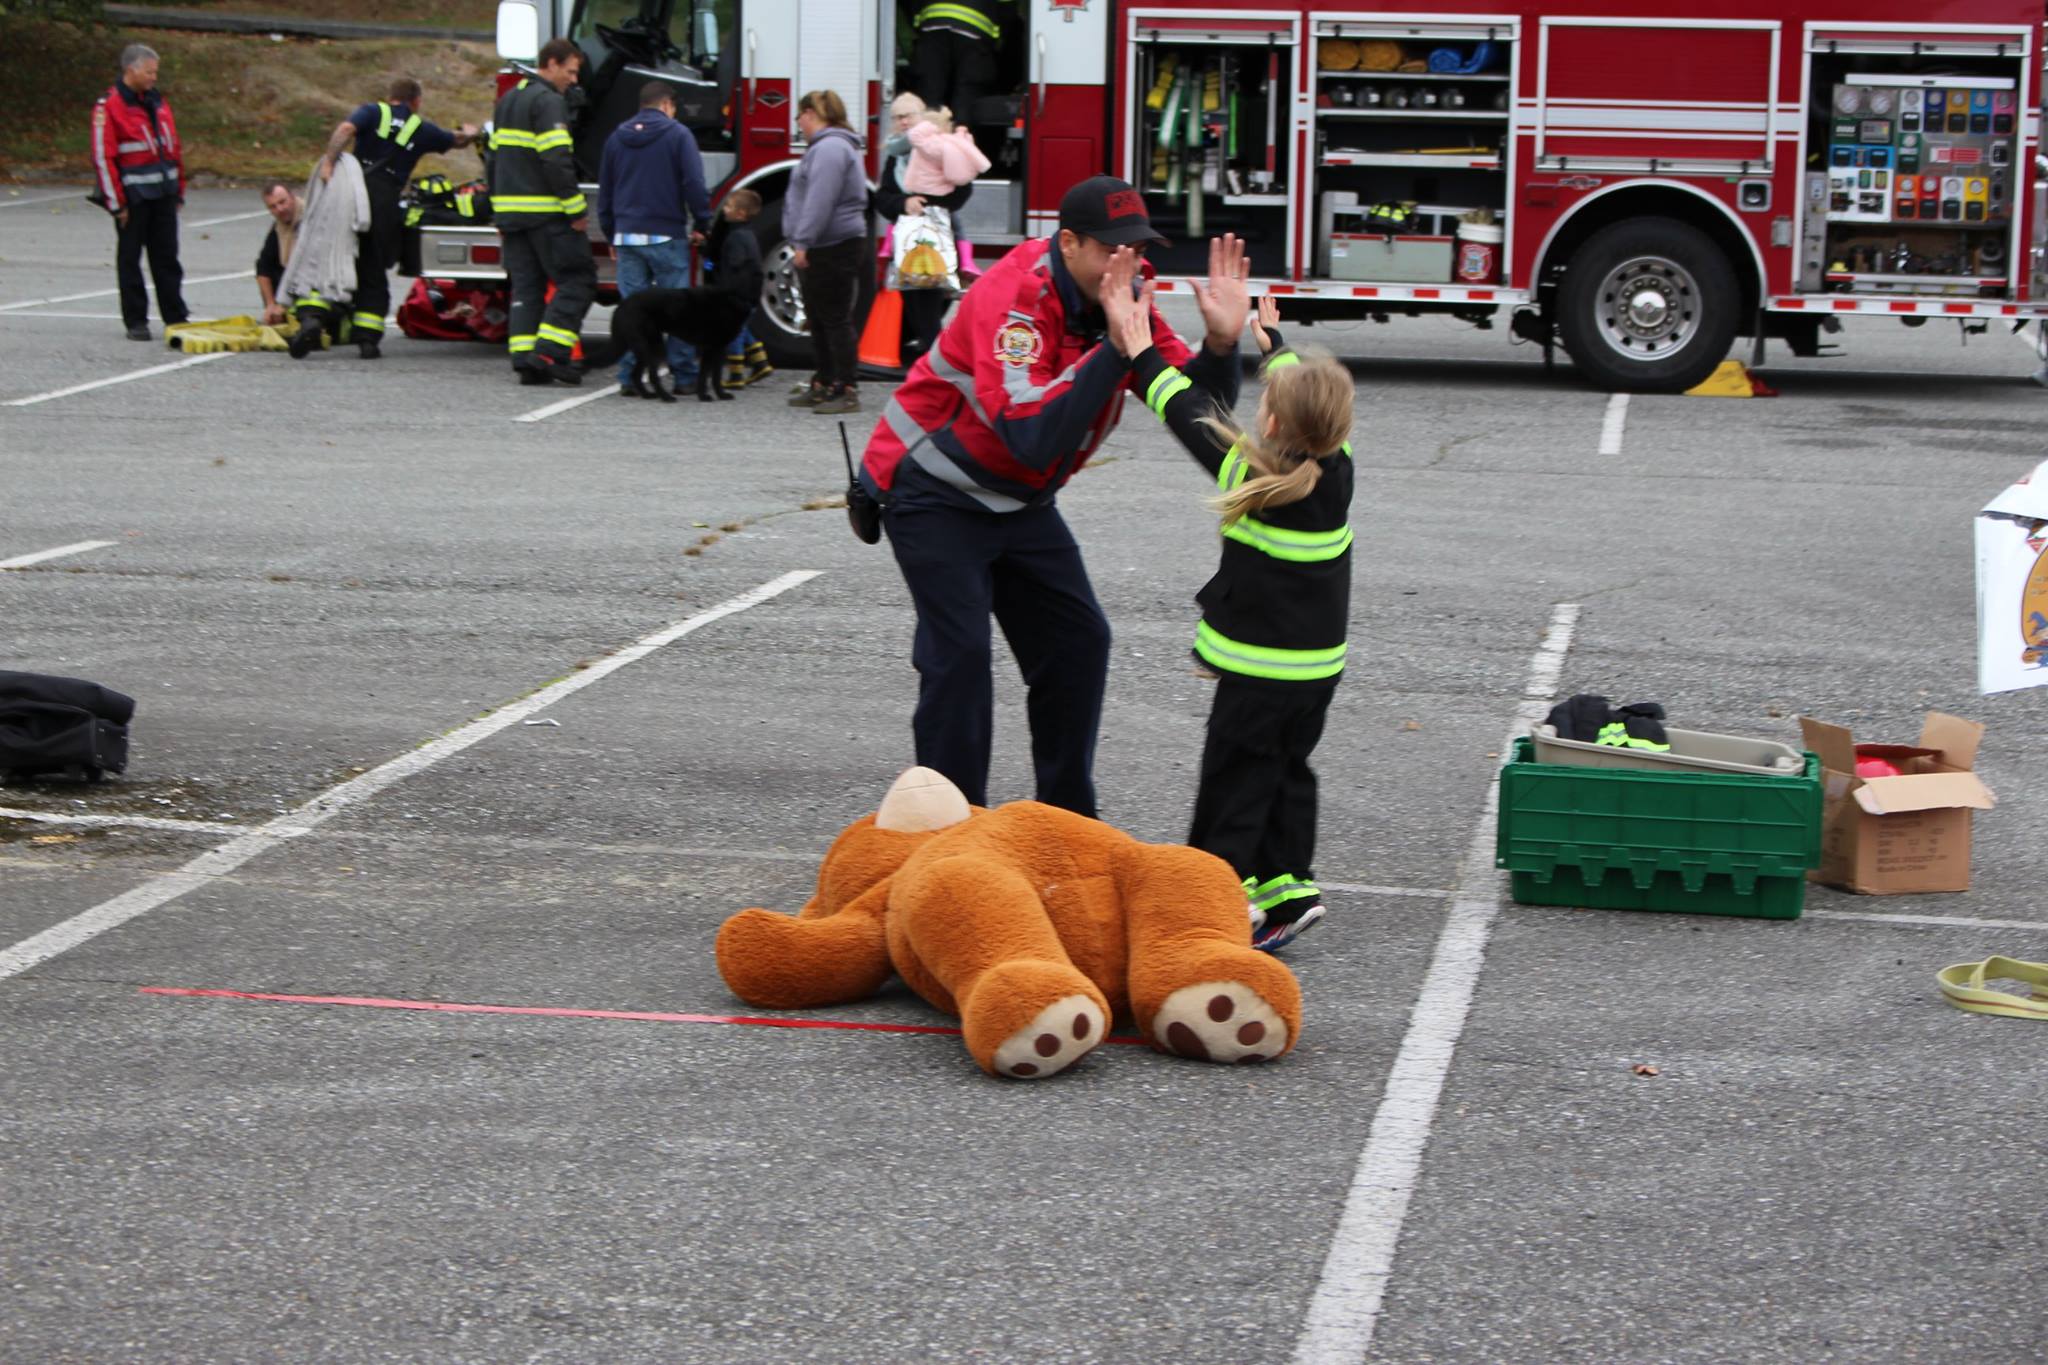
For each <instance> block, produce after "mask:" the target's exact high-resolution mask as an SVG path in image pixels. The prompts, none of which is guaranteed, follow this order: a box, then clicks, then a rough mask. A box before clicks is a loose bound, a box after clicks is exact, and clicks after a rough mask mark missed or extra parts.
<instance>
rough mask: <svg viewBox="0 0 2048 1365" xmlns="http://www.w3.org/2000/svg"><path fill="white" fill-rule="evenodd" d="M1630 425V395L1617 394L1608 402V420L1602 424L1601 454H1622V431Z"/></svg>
mask: <svg viewBox="0 0 2048 1365" xmlns="http://www.w3.org/2000/svg"><path fill="white" fill-rule="evenodd" d="M1627 425H1628V395H1627V394H1625V393H1617V394H1615V395H1613V396H1612V397H1610V398H1609V399H1608V400H1607V420H1605V421H1604V422H1602V423H1601V424H1600V453H1601V454H1602V455H1619V454H1621V430H1622V428H1623V427H1625V426H1627Z"/></svg>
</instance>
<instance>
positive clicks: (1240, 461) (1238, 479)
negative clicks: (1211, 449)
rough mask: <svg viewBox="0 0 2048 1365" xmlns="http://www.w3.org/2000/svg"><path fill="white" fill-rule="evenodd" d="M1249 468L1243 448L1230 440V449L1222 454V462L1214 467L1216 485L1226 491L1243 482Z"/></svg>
mask: <svg viewBox="0 0 2048 1365" xmlns="http://www.w3.org/2000/svg"><path fill="white" fill-rule="evenodd" d="M1250 469H1251V466H1250V465H1248V464H1246V463H1245V458H1244V452H1243V450H1242V449H1240V448H1239V446H1238V445H1237V443H1236V442H1232V443H1231V446H1230V450H1229V451H1228V452H1227V453H1226V454H1225V455H1224V456H1223V463H1222V464H1220V465H1218V466H1217V467H1216V487H1217V488H1219V489H1220V490H1222V491H1223V492H1225V493H1228V492H1229V491H1230V490H1231V489H1233V488H1235V487H1237V486H1238V485H1239V484H1241V483H1243V482H1244V476H1245V474H1246V473H1248V472H1249V471H1250Z"/></svg>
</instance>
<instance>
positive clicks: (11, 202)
mask: <svg viewBox="0 0 2048 1365" xmlns="http://www.w3.org/2000/svg"><path fill="white" fill-rule="evenodd" d="M59 199H76V200H77V201H78V202H79V203H81V204H83V203H84V202H85V195H84V194H82V193H80V192H79V191H77V190H71V191H68V192H67V193H64V194H39V195H37V196H36V197H35V198H33V199H0V209H18V208H25V207H27V206H28V205H30V204H54V203H56V202H57V201H58V200H59Z"/></svg>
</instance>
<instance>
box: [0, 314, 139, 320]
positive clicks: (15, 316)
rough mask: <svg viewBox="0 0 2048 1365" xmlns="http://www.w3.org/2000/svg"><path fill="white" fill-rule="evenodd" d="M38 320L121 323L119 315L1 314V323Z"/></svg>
mask: <svg viewBox="0 0 2048 1365" xmlns="http://www.w3.org/2000/svg"><path fill="white" fill-rule="evenodd" d="M38 318H72V319H77V318H91V319H92V320H93V321H94V322H119V321H120V320H121V315H120V314H119V313H0V322H30V321H34V320H35V319H38Z"/></svg>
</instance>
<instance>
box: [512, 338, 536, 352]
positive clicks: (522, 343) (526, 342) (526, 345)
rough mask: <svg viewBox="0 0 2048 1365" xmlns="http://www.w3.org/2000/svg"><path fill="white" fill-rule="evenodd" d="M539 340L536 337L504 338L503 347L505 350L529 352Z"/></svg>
mask: <svg viewBox="0 0 2048 1365" xmlns="http://www.w3.org/2000/svg"><path fill="white" fill-rule="evenodd" d="M539 340H540V338H539V337H536V336H516V337H508V338H506V341H505V345H506V349H507V350H513V351H530V350H532V349H533V347H534V343H535V342H537V341H539Z"/></svg>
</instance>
